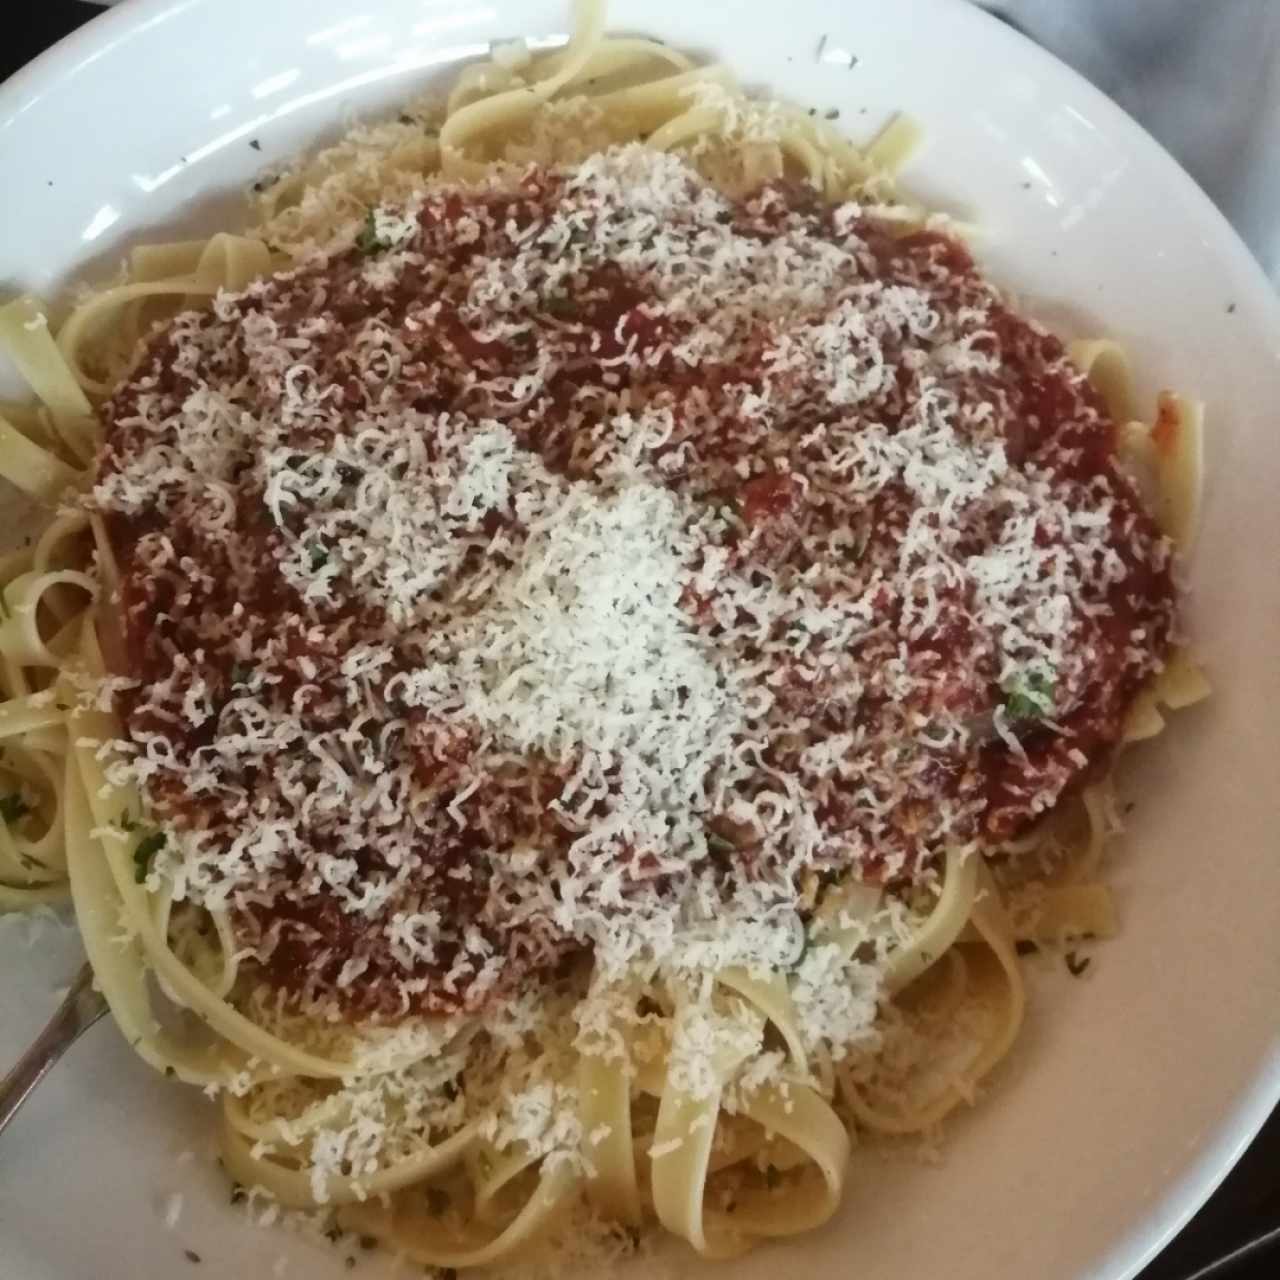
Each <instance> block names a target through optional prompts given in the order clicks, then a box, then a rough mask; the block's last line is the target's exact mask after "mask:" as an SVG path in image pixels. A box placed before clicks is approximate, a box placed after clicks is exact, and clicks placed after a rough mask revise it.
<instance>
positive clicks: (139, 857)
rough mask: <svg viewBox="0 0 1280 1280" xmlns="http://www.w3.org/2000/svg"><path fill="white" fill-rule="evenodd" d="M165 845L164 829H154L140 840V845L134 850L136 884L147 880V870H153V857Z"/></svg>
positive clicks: (134, 877)
mask: <svg viewBox="0 0 1280 1280" xmlns="http://www.w3.org/2000/svg"><path fill="white" fill-rule="evenodd" d="M164 846H165V835H164V832H163V831H153V832H152V833H151V834H150V835H149V836H143V837H142V839H141V840H139V841H138V847H137V848H136V849H134V851H133V879H134V882H135V883H136V884H142V882H143V881H144V880H146V878H147V872H148V871H150V870H151V859H152V858H154V857H155V856H156V854H157V853H159V852H160V850H161V849H163V848H164Z"/></svg>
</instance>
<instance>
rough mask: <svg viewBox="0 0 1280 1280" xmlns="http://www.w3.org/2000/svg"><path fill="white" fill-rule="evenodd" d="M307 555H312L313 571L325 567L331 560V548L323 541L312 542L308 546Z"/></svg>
mask: <svg viewBox="0 0 1280 1280" xmlns="http://www.w3.org/2000/svg"><path fill="white" fill-rule="evenodd" d="M307 555H308V556H309V557H310V564H311V572H312V573H315V572H316V571H317V570H319V569H323V568H324V566H325V565H326V564H327V563H328V561H329V550H328V548H327V547H326V546H325V545H324V543H323V542H312V543H310V544H309V545H308V547H307Z"/></svg>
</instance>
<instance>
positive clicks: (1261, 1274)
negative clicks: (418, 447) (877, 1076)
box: [0, 0, 1280, 1280]
mask: <svg viewBox="0 0 1280 1280" xmlns="http://www.w3.org/2000/svg"><path fill="white" fill-rule="evenodd" d="M22 8H23V10H24V19H23V21H22V22H20V23H6V24H5V27H6V30H5V39H4V41H3V43H0V81H2V80H4V79H5V78H6V77H7V76H8V75H10V74H11V73H12V72H14V71H16V70H17V69H18V68H19V67H20V66H22V65H23V64H24V63H26V62H29V61H30V60H31V59H32V58H34V57H35V56H36V55H37V54H38V53H41V52H42V51H43V50H45V49H47V48H48V47H49V46H50V45H51V44H53V43H54V41H56V40H58V39H60V38H61V37H62V36H64V35H66V34H67V33H68V32H69V31H72V30H74V29H75V28H76V27H78V26H80V25H81V24H82V23H84V22H87V21H88V20H89V19H90V18H91V17H93V15H94V14H95V13H96V12H97V10H96V9H95V8H93V7H92V6H91V5H89V4H86V3H83V0H34V2H33V3H27V4H23V5H22ZM1099 1167H1100V1168H1104V1169H1105V1167H1106V1162H1105V1160H1102V1161H1100V1162H1099ZM1276 1224H1280V1113H1278V1114H1277V1115H1274V1116H1272V1118H1271V1120H1270V1122H1269V1123H1268V1124H1267V1126H1266V1128H1264V1129H1263V1131H1262V1133H1261V1134H1260V1135H1259V1136H1258V1138H1257V1140H1256V1141H1255V1142H1254V1144H1253V1146H1252V1147H1250V1149H1249V1151H1248V1152H1247V1153H1246V1154H1245V1156H1244V1158H1243V1159H1242V1160H1241V1161H1240V1163H1239V1164H1238V1165H1237V1166H1236V1167H1235V1169H1234V1170H1233V1171H1232V1172H1231V1174H1230V1175H1229V1176H1228V1177H1227V1180H1226V1181H1225V1182H1224V1183H1223V1184H1222V1186H1221V1187H1220V1188H1219V1189H1218V1191H1217V1193H1216V1194H1215V1195H1214V1196H1213V1198H1212V1199H1211V1200H1210V1201H1209V1203H1208V1204H1206V1205H1205V1207H1204V1208H1203V1209H1202V1210H1201V1211H1200V1212H1199V1213H1198V1214H1197V1215H1196V1217H1195V1218H1194V1219H1193V1220H1192V1222H1191V1223H1190V1225H1189V1226H1188V1227H1187V1229H1186V1230H1185V1231H1184V1232H1183V1233H1182V1234H1181V1235H1180V1236H1179V1237H1178V1238H1177V1240H1175V1241H1174V1243H1173V1244H1172V1245H1170V1247H1169V1248H1168V1249H1167V1250H1166V1251H1165V1253H1163V1254H1162V1255H1161V1256H1160V1257H1159V1258H1157V1259H1156V1261H1155V1262H1153V1263H1152V1264H1151V1266H1149V1267H1148V1268H1147V1270H1146V1271H1144V1272H1143V1273H1142V1277H1141V1280H1188V1278H1189V1277H1191V1276H1192V1275H1194V1274H1195V1273H1196V1272H1197V1271H1198V1270H1199V1269H1200V1268H1202V1267H1204V1266H1206V1265H1207V1264H1208V1263H1210V1262H1212V1261H1214V1260H1215V1259H1217V1258H1219V1257H1221V1256H1222V1255H1223V1254H1226V1253H1229V1252H1231V1250H1232V1249H1234V1248H1235V1247H1236V1246H1237V1245H1240V1244H1243V1243H1244V1242H1245V1241H1247V1240H1249V1239H1251V1238H1252V1237H1254V1236H1255V1235H1257V1234H1259V1233H1260V1232H1262V1231H1263V1230H1265V1229H1266V1228H1267V1227H1268V1226H1271V1225H1276ZM1228 1276H1229V1277H1230V1280H1277V1278H1280V1249H1276V1248H1272V1249H1270V1250H1268V1251H1267V1253H1266V1254H1265V1255H1264V1256H1260V1257H1255V1258H1245V1259H1242V1260H1241V1262H1240V1263H1239V1264H1238V1265H1236V1266H1234V1267H1232V1268H1231V1269H1230V1270H1229V1272H1228V1271H1224V1272H1222V1273H1221V1280H1228ZM992 1280H1004V1278H1003V1277H992ZM1019 1280H1039V1278H1038V1277H1025V1278H1023V1277H1020V1278H1019ZM1213 1280H1220V1276H1219V1273H1218V1272H1217V1271H1215V1272H1214V1275H1213Z"/></svg>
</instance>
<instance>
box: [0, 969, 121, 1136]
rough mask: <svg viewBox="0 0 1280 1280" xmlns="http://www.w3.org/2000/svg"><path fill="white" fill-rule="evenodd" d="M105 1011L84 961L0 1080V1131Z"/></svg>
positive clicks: (91, 972)
mask: <svg viewBox="0 0 1280 1280" xmlns="http://www.w3.org/2000/svg"><path fill="white" fill-rule="evenodd" d="M106 1011H107V1002H106V1001H105V1000H104V999H103V998H102V996H101V995H99V994H98V992H96V991H95V990H94V989H93V971H92V970H91V969H90V968H89V966H88V965H85V966H84V968H83V969H81V970H80V973H79V975H78V976H77V977H76V980H75V982H74V983H73V984H72V987H71V990H70V991H68V992H67V995H66V998H65V999H64V1000H63V1002H62V1003H61V1004H60V1005H59V1006H58V1008H57V1011H56V1012H55V1013H54V1015H53V1017H52V1018H50V1019H49V1022H48V1025H47V1026H46V1027H45V1029H44V1030H43V1031H42V1032H41V1033H40V1034H39V1035H38V1036H37V1037H36V1039H35V1041H34V1042H33V1043H32V1045H31V1048H29V1049H28V1050H27V1051H26V1053H24V1054H23V1055H22V1057H21V1058H19V1059H18V1062H17V1065H16V1066H15V1067H14V1068H13V1070H12V1071H10V1072H9V1074H8V1075H7V1076H5V1078H4V1080H3V1081H0V1133H3V1132H4V1130H5V1128H6V1126H7V1125H8V1123H9V1121H10V1120H12V1119H13V1117H14V1116H15V1115H17V1114H18V1108H19V1107H21V1106H22V1104H23V1103H24V1102H25V1101H26V1100H27V1098H28V1097H29V1096H30V1094H31V1091H32V1090H33V1089H34V1088H35V1087H36V1085H38V1084H39V1083H40V1081H41V1080H43V1079H44V1077H45V1075H46V1074H47V1073H48V1071H49V1068H50V1067H52V1066H53V1064H54V1063H55V1062H57V1061H58V1059H59V1058H61V1057H62V1055H63V1054H64V1053H65V1052H66V1051H67V1050H68V1049H69V1048H70V1047H71V1046H72V1045H73V1044H74V1043H75V1042H76V1040H77V1039H78V1038H79V1037H80V1035H81V1033H82V1032H84V1031H86V1030H87V1029H88V1028H89V1027H91V1026H93V1024H94V1023H95V1022H97V1020H98V1019H99V1018H100V1017H102V1015H103V1014H104V1013H106Z"/></svg>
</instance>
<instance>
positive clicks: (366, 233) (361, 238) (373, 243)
mask: <svg viewBox="0 0 1280 1280" xmlns="http://www.w3.org/2000/svg"><path fill="white" fill-rule="evenodd" d="M356 248H357V249H359V250H360V252H361V253H363V254H364V256H365V257H366V258H370V257H372V256H373V255H374V254H375V253H381V252H383V250H384V249H390V248H391V242H390V241H389V240H384V239H382V237H381V236H380V235H378V219H377V217H376V216H375V214H374V212H373V210H372V209H370V210H369V212H368V213H367V214H365V218H364V226H363V227H361V228H360V231H359V233H358V234H357V236H356Z"/></svg>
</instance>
